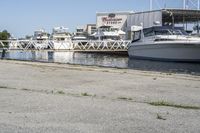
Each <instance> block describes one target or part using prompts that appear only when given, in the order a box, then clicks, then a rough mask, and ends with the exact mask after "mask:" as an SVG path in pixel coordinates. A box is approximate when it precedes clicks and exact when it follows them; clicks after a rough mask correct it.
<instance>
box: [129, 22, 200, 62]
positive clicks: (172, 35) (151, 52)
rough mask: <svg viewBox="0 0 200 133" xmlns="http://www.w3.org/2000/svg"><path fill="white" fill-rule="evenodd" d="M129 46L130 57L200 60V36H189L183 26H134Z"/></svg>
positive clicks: (183, 60)
mask: <svg viewBox="0 0 200 133" xmlns="http://www.w3.org/2000/svg"><path fill="white" fill-rule="evenodd" d="M132 31H133V32H134V35H133V41H132V43H131V44H130V45H129V46H128V54H129V57H130V58H140V59H150V60H161V61H181V62H200V38H199V37H192V36H189V35H188V34H187V33H186V32H185V31H184V30H183V28H178V27H158V26H156V27H151V28H147V29H143V28H142V27H138V26H134V27H133V28H132Z"/></svg>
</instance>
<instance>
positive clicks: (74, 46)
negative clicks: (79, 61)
mask: <svg viewBox="0 0 200 133" xmlns="http://www.w3.org/2000/svg"><path fill="white" fill-rule="evenodd" d="M130 43H131V41H127V40H126V41H124V40H73V41H71V40H68V41H53V40H46V41H38V40H0V48H1V49H8V50H74V51H126V50H127V48H128V45H129V44H130Z"/></svg>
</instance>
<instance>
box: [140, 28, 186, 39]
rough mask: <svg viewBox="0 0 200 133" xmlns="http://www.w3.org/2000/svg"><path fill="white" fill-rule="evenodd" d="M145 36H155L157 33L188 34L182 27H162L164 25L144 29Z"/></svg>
mask: <svg viewBox="0 0 200 133" xmlns="http://www.w3.org/2000/svg"><path fill="white" fill-rule="evenodd" d="M143 31H144V36H145V37H149V36H155V35H188V34H187V33H186V32H185V31H184V30H183V29H181V28H162V27H156V28H155V27H152V28H147V29H144V30H143Z"/></svg>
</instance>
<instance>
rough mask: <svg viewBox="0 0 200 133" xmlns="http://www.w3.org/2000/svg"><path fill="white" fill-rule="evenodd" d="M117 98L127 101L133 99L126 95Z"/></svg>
mask: <svg viewBox="0 0 200 133" xmlns="http://www.w3.org/2000/svg"><path fill="white" fill-rule="evenodd" d="M117 99H120V100H127V101H131V100H133V99H132V98H128V97H118V98H117Z"/></svg>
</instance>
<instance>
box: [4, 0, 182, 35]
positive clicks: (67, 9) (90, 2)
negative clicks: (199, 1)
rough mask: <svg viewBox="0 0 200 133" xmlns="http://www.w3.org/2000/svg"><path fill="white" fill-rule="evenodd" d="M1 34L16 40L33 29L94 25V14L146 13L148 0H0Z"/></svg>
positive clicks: (176, 3)
mask: <svg viewBox="0 0 200 133" xmlns="http://www.w3.org/2000/svg"><path fill="white" fill-rule="evenodd" d="M157 1H158V2H159V3H160V7H159V6H158V4H156V2H155V3H154V9H158V8H163V7H164V4H163V2H164V1H165V0H157ZM166 1H167V7H170V8H174V7H179V8H180V7H182V0H166ZM0 5H1V6H0V12H1V15H0V16H1V18H0V31H1V30H3V29H7V30H8V31H9V32H11V33H12V34H13V35H14V36H15V37H23V36H25V35H27V34H28V35H32V34H33V32H34V30H37V29H40V28H45V29H46V30H47V31H48V32H51V29H52V28H53V27H55V26H65V27H68V28H69V31H71V32H72V31H74V30H75V28H76V27H77V26H82V25H85V24H87V23H95V22H96V12H105V11H106V12H107V11H111V12H112V11H145V10H149V0H1V2H0Z"/></svg>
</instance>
